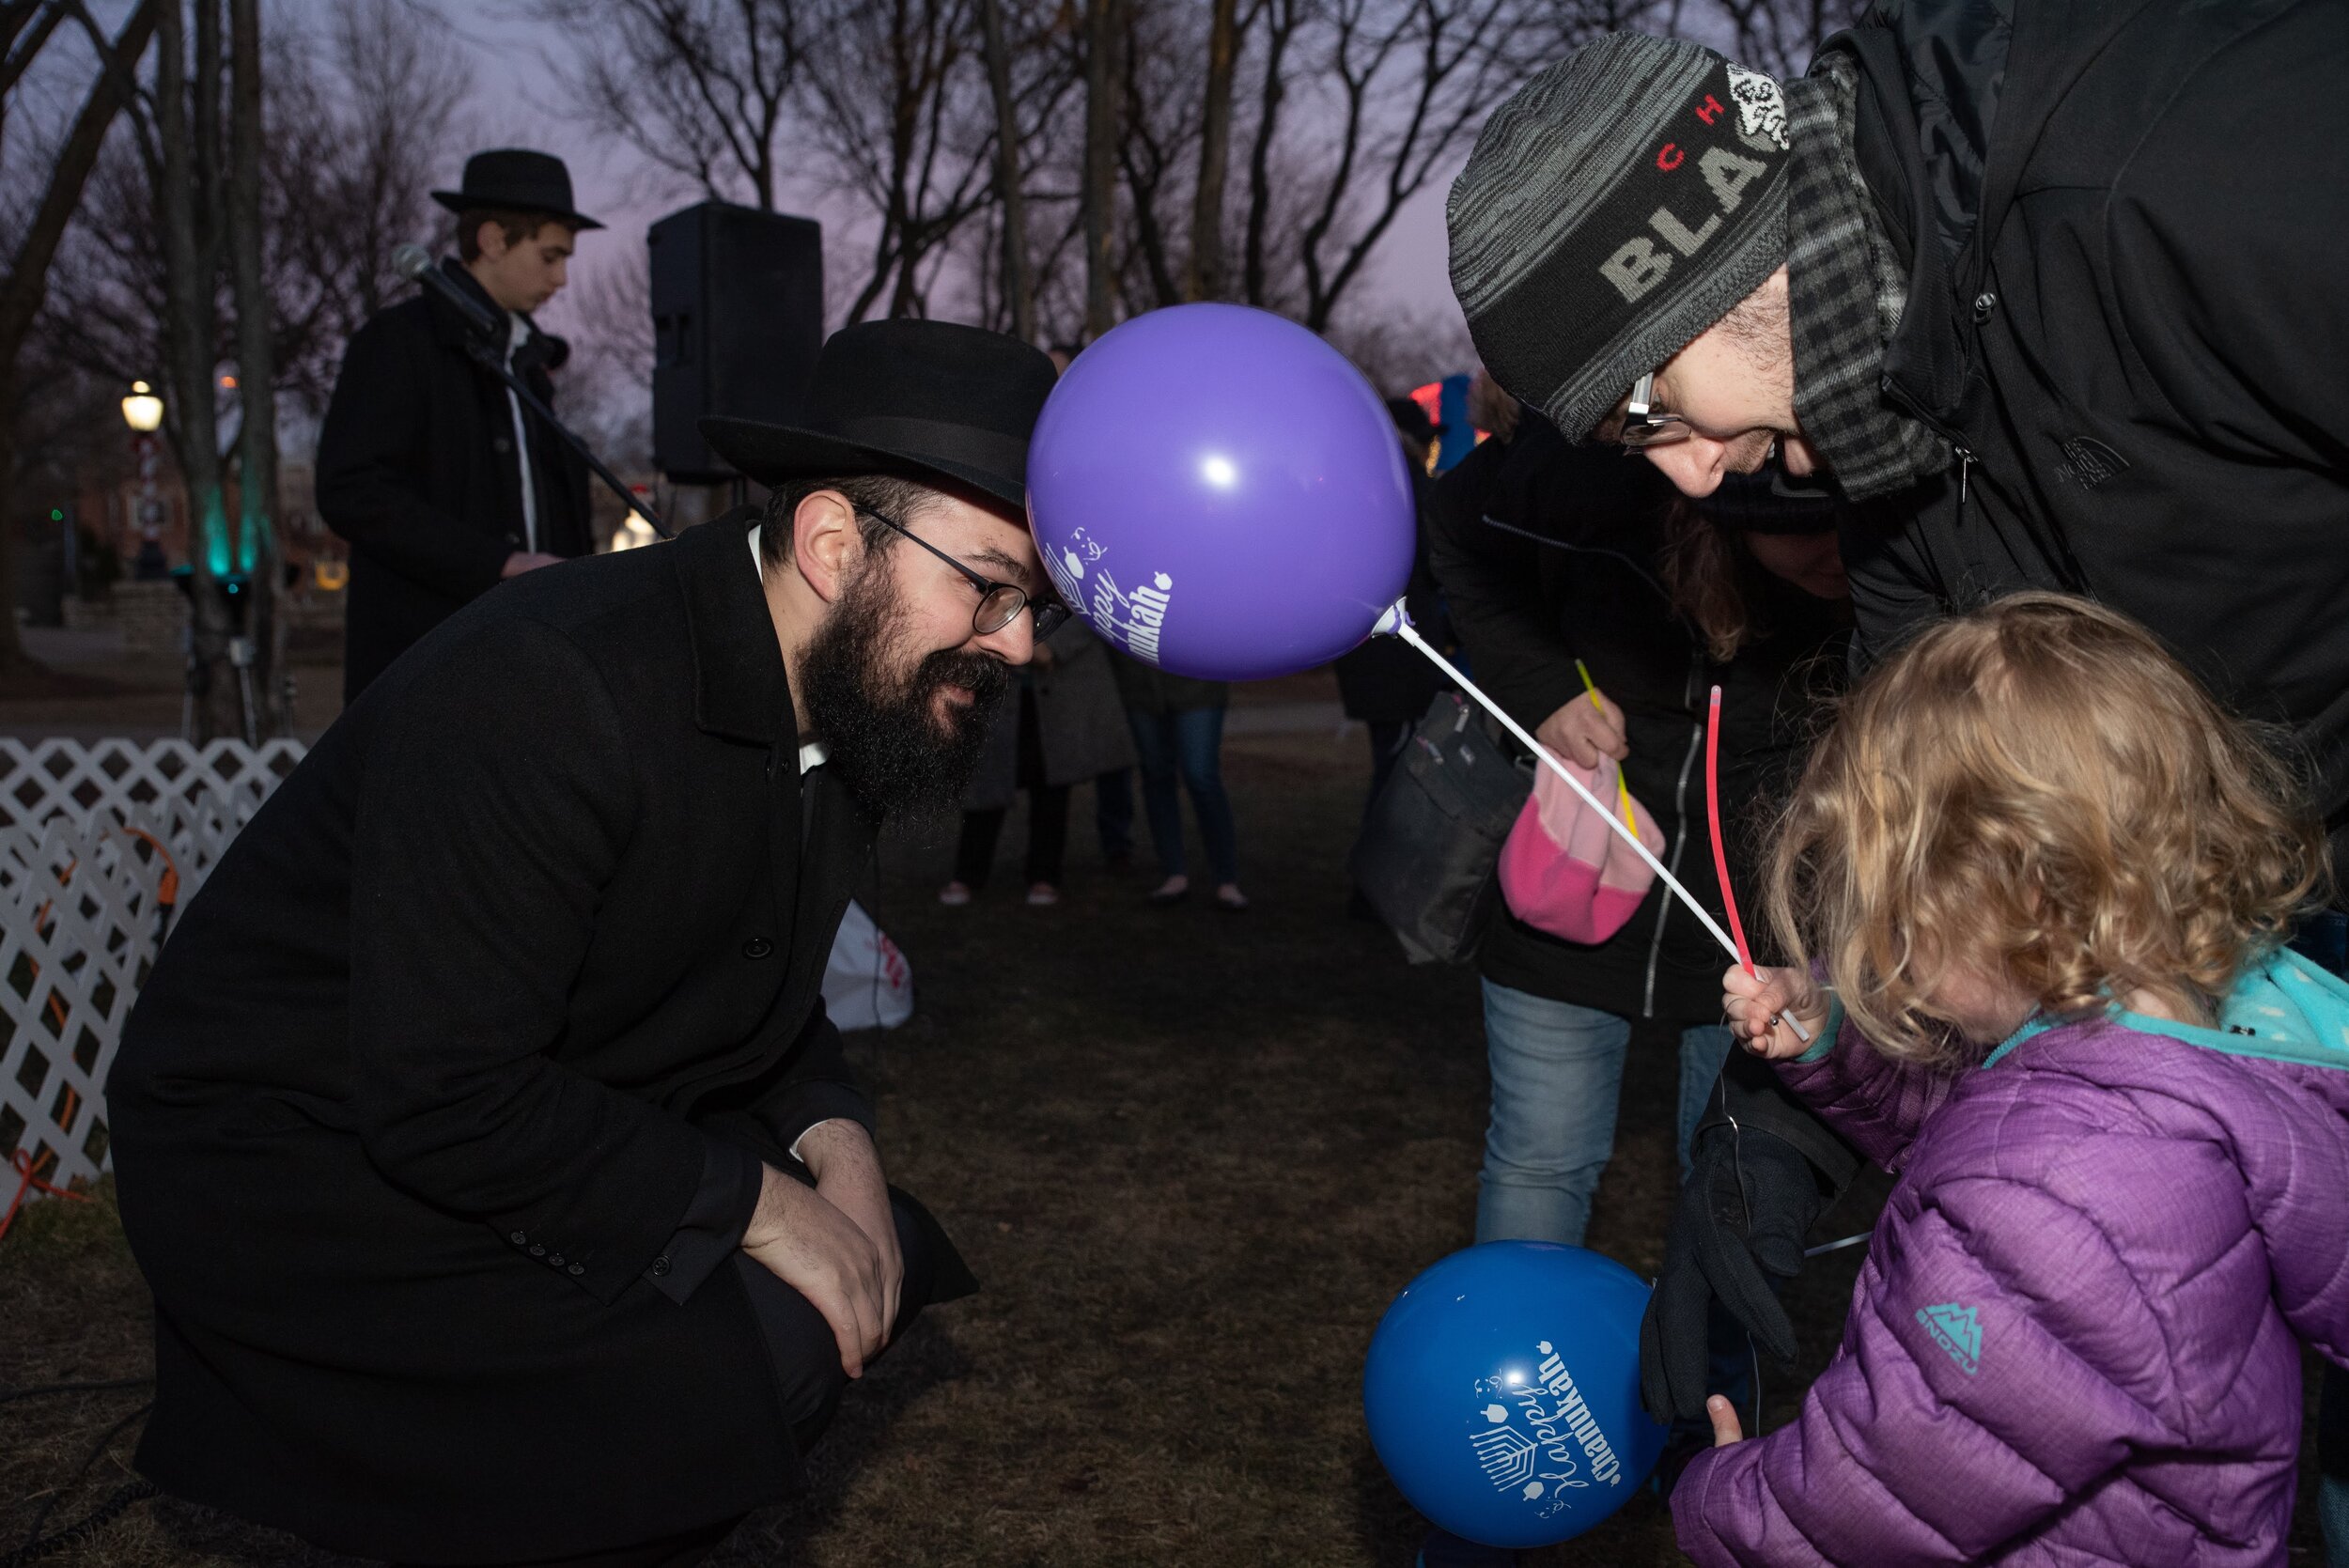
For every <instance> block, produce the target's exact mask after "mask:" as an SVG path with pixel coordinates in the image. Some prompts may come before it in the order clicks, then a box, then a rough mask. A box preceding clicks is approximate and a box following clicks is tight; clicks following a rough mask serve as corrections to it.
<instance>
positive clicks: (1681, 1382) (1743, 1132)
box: [1640, 1124, 1827, 1421]
mask: <svg viewBox="0 0 2349 1568" xmlns="http://www.w3.org/2000/svg"><path fill="white" fill-rule="evenodd" d="M1688 1157H1689V1166H1690V1169H1689V1172H1688V1184H1687V1185H1686V1186H1684V1187H1683V1188H1681V1189H1680V1208H1679V1211H1678V1212H1677V1213H1676V1214H1675V1215H1674V1216H1673V1217H1672V1234H1670V1235H1669V1236H1667V1237H1666V1238H1665V1242H1664V1272H1663V1274H1662V1275H1661V1276H1660V1277H1659V1278H1658V1279H1657V1281H1656V1294H1655V1295H1654V1296H1651V1297H1650V1298H1649V1300H1648V1304H1647V1315H1646V1316H1645V1317H1644V1318H1642V1319H1641V1323H1640V1393H1641V1398H1642V1400H1643V1401H1644V1402H1645V1403H1646V1405H1647V1407H1648V1413H1649V1414H1651V1415H1653V1416H1655V1417H1656V1418H1657V1420H1658V1421H1672V1420H1674V1419H1675V1418H1677V1419H1682V1420H1690V1421H1693V1420H1697V1419H1700V1418H1702V1417H1703V1414H1704V1396H1705V1394H1706V1392H1707V1391H1708V1390H1707V1389H1706V1388H1705V1381H1706V1375H1707V1371H1708V1365H1707V1358H1706V1343H1705V1341H1706V1334H1705V1327H1706V1319H1707V1317H1708V1316H1709V1315H1710V1312H1709V1309H1710V1308H1711V1306H1712V1302H1713V1298H1714V1297H1715V1296H1719V1298H1720V1302H1721V1305H1722V1306H1724V1307H1726V1308H1728V1309H1729V1312H1730V1314H1731V1315H1732V1316H1734V1317H1735V1318H1736V1320H1737V1321H1738V1322H1739V1323H1741V1324H1743V1325H1744V1326H1745V1328H1746V1331H1747V1332H1748V1333H1750V1334H1751V1335H1752V1336H1753V1341H1754V1343H1755V1344H1756V1345H1758V1346H1760V1347H1761V1348H1762V1350H1763V1351H1765V1352H1766V1353H1767V1354H1768V1355H1770V1356H1772V1357H1774V1358H1777V1359H1779V1360H1781V1361H1791V1360H1793V1359H1794V1358H1795V1326H1794V1323H1793V1321H1792V1320H1791V1319H1789V1318H1788V1317H1787V1315H1786V1309H1785V1308H1783V1307H1781V1306H1780V1305H1779V1302H1778V1293H1777V1292H1776V1291H1775V1290H1773V1289H1772V1288H1771V1285H1770V1281H1769V1279H1768V1278H1766V1276H1773V1275H1774V1276H1776V1277H1777V1278H1778V1279H1781V1280H1791V1279H1793V1278H1794V1277H1795V1276H1796V1275H1797V1274H1798V1273H1800V1272H1801V1271H1802V1238H1803V1236H1804V1235H1805V1234H1807V1233H1808V1232H1809V1231H1810V1229H1811V1222H1812V1220H1814V1219H1817V1218H1818V1217H1819V1211H1820V1210H1821V1209H1822V1208H1824V1207H1826V1206H1827V1200H1826V1196H1825V1194H1823V1193H1822V1192H1821V1191H1820V1190H1819V1178H1818V1176H1817V1175H1816V1174H1815V1173H1813V1172H1812V1169H1811V1165H1810V1163H1809V1162H1808V1161H1807V1160H1805V1159H1804V1158H1803V1157H1802V1156H1800V1155H1798V1154H1797V1153H1796V1152H1795V1149H1794V1146H1793V1145H1792V1144H1790V1143H1788V1142H1786V1141H1784V1140H1783V1139H1779V1138H1773V1137H1771V1136H1770V1135H1769V1134H1768V1133H1766V1132H1756V1131H1753V1130H1752V1129H1750V1128H1746V1129H1740V1128H1738V1127H1735V1126H1728V1125H1726V1124H1724V1125H1722V1126H1715V1127H1708V1128H1706V1129H1705V1130H1704V1131H1703V1132H1700V1133H1698V1134H1697V1136H1696V1139H1695V1141H1694V1143H1693V1144H1692V1145H1691V1146H1690V1148H1689V1151H1688Z"/></svg>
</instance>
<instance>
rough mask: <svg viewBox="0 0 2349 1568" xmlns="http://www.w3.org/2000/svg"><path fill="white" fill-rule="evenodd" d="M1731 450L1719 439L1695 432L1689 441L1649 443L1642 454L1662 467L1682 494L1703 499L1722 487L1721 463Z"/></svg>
mask: <svg viewBox="0 0 2349 1568" xmlns="http://www.w3.org/2000/svg"><path fill="white" fill-rule="evenodd" d="M1728 450H1729V449H1728V448H1727V447H1725V446H1723V445H1722V444H1721V443H1720V442H1718V441H1714V440H1711V439H1710V438H1708V437H1705V436H1695V435H1692V436H1690V437H1689V438H1688V440H1686V441H1675V442H1670V443H1668V444H1666V445H1663V446H1650V447H1647V448H1645V449H1643V450H1642V451H1641V454H1640V455H1641V457H1643V458H1647V460H1648V461H1649V462H1652V463H1654V464H1655V465H1656V466H1657V468H1659V469H1662V470H1663V471H1664V477H1665V478H1667V479H1670V480H1671V481H1672V484H1673V485H1674V486H1675V487H1676V488H1677V489H1679V491H1680V493H1681V494H1683V495H1685V496H1687V497H1688V498H1689V499H1690V500H1692V501H1702V500H1703V499H1704V498H1705V497H1706V496H1708V495H1711V494H1712V493H1713V492H1714V491H1715V490H1717V489H1720V488H1721V463H1722V459H1723V458H1724V457H1725V456H1726V455H1727V453H1728Z"/></svg>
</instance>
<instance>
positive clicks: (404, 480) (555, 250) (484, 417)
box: [318, 148, 603, 702]
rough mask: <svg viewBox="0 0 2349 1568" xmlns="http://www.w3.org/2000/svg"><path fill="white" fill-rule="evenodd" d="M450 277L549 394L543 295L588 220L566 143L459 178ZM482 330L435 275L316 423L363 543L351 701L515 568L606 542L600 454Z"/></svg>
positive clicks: (390, 312) (355, 590) (358, 345)
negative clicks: (515, 385) (592, 467)
mask: <svg viewBox="0 0 2349 1568" xmlns="http://www.w3.org/2000/svg"><path fill="white" fill-rule="evenodd" d="M432 199H433V200H435V201H437V202H439V203H440V204H441V205H442V206H443V207H445V208H448V209H449V210H451V211H453V212H455V213H456V214H457V258H456V259H455V260H443V262H442V263H441V270H442V272H443V273H444V274H445V275H446V276H447V278H448V279H449V281H450V282H452V283H454V284H455V285H456V286H457V287H459V289H461V290H462V291H464V292H465V293H466V294H468V295H471V296H472V297H473V298H474V300H475V301H476V302H478V303H481V304H483V305H485V306H487V307H488V308H489V310H490V313H491V314H492V316H493V318H495V320H496V321H497V323H498V335H497V339H496V341H495V342H494V343H493V344H492V345H491V347H492V348H493V349H495V351H496V352H497V353H498V354H499V356H500V357H501V358H503V360H504V361H505V363H506V367H507V368H508V369H510V370H512V371H513V372H514V373H515V374H516V375H517V376H518V377H520V378H521V381H522V383H523V384H524V385H526V386H528V387H529V388H530V389H531V390H532V391H533V392H534V393H536V394H537V396H538V397H539V399H540V400H541V401H543V402H546V403H548V404H549V405H550V406H552V400H553V396H554V383H553V380H552V377H551V376H550V375H549V374H548V373H549V372H550V371H552V370H554V369H557V368H559V367H560V366H561V365H562V364H563V362H564V361H565V360H567V359H568V358H569V357H570V346H569V345H568V344H567V343H565V342H564V341H563V340H562V339H561V338H559V337H554V336H552V335H550V334H546V333H544V332H541V331H539V330H538V328H537V325H536V324H535V323H534V322H533V321H532V319H531V312H533V311H535V310H537V309H538V308H539V307H540V306H542V305H544V304H545V303H547V302H548V301H549V300H551V299H552V298H554V296H555V294H556V293H557V292H558V291H560V290H561V288H562V287H563V285H564V282H565V278H566V272H567V268H568V263H569V260H570V256H571V249H572V246H573V244H574V243H575V241H576V240H577V238H578V236H579V234H580V233H581V232H582V231H583V230H586V229H591V228H601V227H602V226H603V225H601V224H599V223H598V222H597V221H596V220H595V219H593V218H590V217H588V216H587V215H586V214H584V213H583V212H579V211H576V210H573V208H572V205H571V178H570V173H569V171H568V170H567V169H566V168H565V167H564V166H563V162H562V160H561V159H559V158H553V157H550V156H549V155H548V154H546V153H543V152H530V151H525V150H522V149H520V148H504V149H500V150H497V151H491V152H481V153H475V154H474V156H473V157H472V158H471V159H469V160H467V161H466V163H465V179H464V185H463V188H462V189H461V190H456V191H435V192H433V193H432ZM473 330H474V329H472V328H470V327H468V325H467V324H466V322H465V320H464V318H463V317H462V316H461V315H460V314H459V312H458V310H457V309H456V308H455V307H454V306H453V305H451V304H449V303H447V302H446V301H443V300H439V299H435V298H434V297H433V296H432V294H431V293H430V291H429V290H427V291H425V292H423V293H421V294H419V295H418V296H417V297H416V298H414V299H412V300H408V301H405V302H403V303H399V304H396V305H393V306H391V307H389V308H388V309H385V310H381V311H379V312H377V313H376V315H375V316H374V317H373V318H370V319H369V320H368V322H367V323H366V326H364V327H361V328H360V329H359V331H358V333H357V334H354V335H353V336H352V338H351V340H350V349H347V350H346V351H345V353H344V355H343V367H342V373H341V374H340V376H338V377H337V378H336V380H335V382H334V399H333V401H332V402H330V403H329V404H328V406H327V411H326V421H325V424H324V425H323V427H321V428H320V429H319V453H318V499H319V517H321V518H323V519H324V520H325V521H326V525H327V526H328V527H329V528H332V529H333V530H334V532H335V533H337V534H339V535H341V536H343V537H344V538H345V539H347V540H349V541H350V589H349V592H350V602H349V604H348V605H347V607H346V610H345V622H344V634H343V635H344V658H343V700H344V701H345V702H350V701H351V700H353V699H355V698H356V697H357V696H358V695H359V693H360V692H361V691H365V690H366V687H367V684H368V683H369V682H370V681H372V680H374V679H375V677H376V676H377V675H381V674H382V673H383V671H384V669H385V667H386V666H388V665H389V664H390V663H391V661H392V660H395V659H397V658H398V657H399V656H400V654H401V653H403V652H405V651H406V650H407V648H408V646H409V644H412V643H413V642H415V641H416V640H417V639H418V638H420V637H422V636H423V635H424V634H425V633H426V632H428V631H429V630H431V629H433V628H434V627H435V626H437V625H439V624H440V623H441V622H442V621H443V620H444V619H446V618H447V617H448V616H449V615H451V614H453V613H456V611H457V610H458V609H459V608H460V607H461V606H463V605H464V604H465V603H466V602H468V601H469V600H471V599H473V598H476V597H478V596H480V595H482V594H485V593H487V592H489V591H490V589H491V588H493V587H495V586H496V585H497V584H498V582H499V581H500V580H501V579H503V578H508V577H512V576H514V575H516V574H517V573H520V572H524V571H528V570H530V569H532V568H533V567H543V566H547V565H549V564H551V563H552V562H555V561H559V560H563V559H566V558H567V557H569V556H574V555H584V554H586V553H587V551H589V550H590V549H592V548H593V540H592V538H591V537H590V536H589V532H588V500H587V465H586V463H585V462H584V461H583V460H582V459H581V458H580V456H579V455H578V453H576V452H574V451H573V450H571V448H570V447H569V446H568V444H566V443H565V442H563V441H562V440H561V438H559V437H558V436H556V435H555V434H554V433H553V432H552V431H551V430H548V429H546V428H544V427H543V423H542V422H541V421H540V420H539V419H538V418H537V416H536V415H534V414H532V413H531V412H530V411H528V410H527V409H525V408H524V407H523V405H522V401H521V398H519V397H517V396H514V393H513V391H512V389H511V388H509V387H507V386H506V385H505V384H503V383H502V382H500V381H499V380H497V379H496V378H495V377H494V376H492V375H491V374H490V372H489V371H488V370H487V369H485V368H483V367H482V366H481V365H478V364H476V363H475V362H474V358H473V357H472V354H471V353H470V352H469V351H468V344H467V338H468V336H469V335H470V334H471V333H472V332H473Z"/></svg>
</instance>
